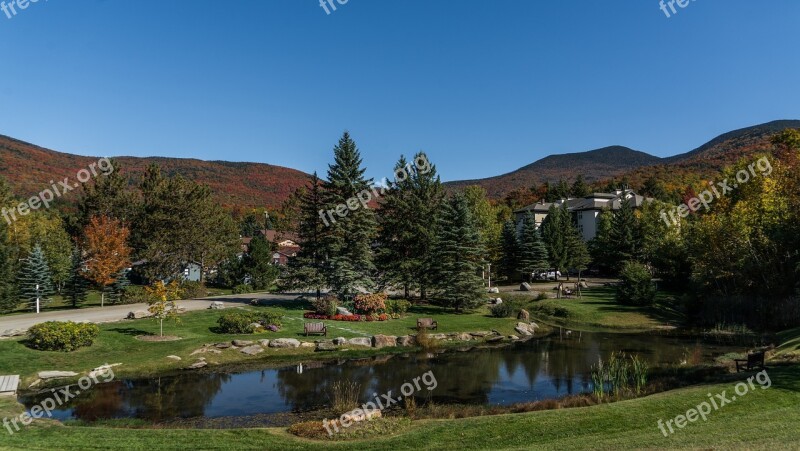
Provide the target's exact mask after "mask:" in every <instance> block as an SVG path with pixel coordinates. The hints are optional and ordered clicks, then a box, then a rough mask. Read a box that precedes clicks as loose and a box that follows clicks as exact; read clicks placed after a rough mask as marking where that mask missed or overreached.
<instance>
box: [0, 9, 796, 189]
mask: <svg viewBox="0 0 800 451" xmlns="http://www.w3.org/2000/svg"><path fill="white" fill-rule="evenodd" d="M4 1H5V2H6V3H8V1H9V0H4ZM334 1H335V0H334ZM799 22H800V2H798V1H797V0H770V1H756V0H697V1H693V2H691V3H690V4H689V6H688V7H687V8H685V9H679V11H678V14H677V15H674V16H673V17H671V18H667V17H666V16H665V15H664V13H663V12H662V11H661V10H659V2H658V0H617V1H611V0H609V1H599V0H591V1H589V0H580V1H579V0H552V1H545V0H524V1H523V0H516V1H512V0H491V1H490V0H482V1H477V0H459V1H444V0H349V3H347V4H346V5H343V6H338V10H337V11H335V12H332V14H330V15H326V14H325V11H324V10H323V9H322V8H321V7H320V6H319V2H318V0H261V1H256V0H246V1H219V0H216V1H206V0H192V1H188V0H184V1H177V0H164V1H122V0H49V1H45V0H40V1H39V2H38V3H35V4H30V5H29V7H28V8H27V9H25V10H24V11H19V10H18V14H17V15H16V16H14V17H13V18H12V19H8V18H7V17H6V15H5V14H3V13H2V12H0V43H2V44H1V45H0V69H1V71H2V78H1V79H2V82H1V83H0V117H2V123H1V125H0V133H2V134H6V135H10V136H13V137H15V138H19V139H23V140H26V141H30V142H33V143H35V144H39V145H42V146H45V147H49V148H53V149H56V150H60V151H64V152H70V153H78V154H84V155H111V156H113V155H135V156H150V155H159V156H173V157H194V158H200V159H207V160H217V159H219V160H233V161H257V162H264V163H271V164H278V165H282V166H288V167H293V168H297V169H300V170H303V171H306V172H311V171H313V170H318V171H320V172H324V171H325V169H326V168H327V164H328V163H329V162H330V160H331V149H332V147H333V145H334V144H335V143H336V140H337V139H338V138H339V136H340V135H341V133H342V131H343V130H345V129H348V130H350V131H351V133H352V134H353V136H354V137H355V138H356V141H357V142H358V144H359V147H360V148H361V150H362V153H363V156H364V159H365V163H366V164H367V165H368V167H369V174H370V175H371V176H373V177H376V178H380V177H383V176H388V175H390V174H391V168H392V166H393V164H394V162H395V161H396V160H397V158H398V156H399V155H400V154H401V153H405V154H407V155H409V154H412V153H414V152H415V151H418V150H420V149H424V150H425V151H427V152H428V153H429V154H430V156H431V159H432V161H433V162H434V163H435V164H437V166H438V167H439V170H440V173H441V174H442V175H443V178H444V179H445V180H454V179H464V178H478V177H487V176H492V175H497V174H500V173H504V172H508V171H511V170H514V169H516V168H518V167H520V166H523V165H525V164H528V163H531V162H533V161H534V160H537V159H539V158H541V157H544V156H546V155H548V154H552V153H564V152H576V151H583V150H589V149H593V148H598V147H603V146H606V145H611V144H622V145H627V146H629V147H633V148H636V149H639V150H644V151H647V152H650V153H653V154H655V155H659V156H668V155H672V154H675V153H679V152H685V151H688V150H691V149H692V148H694V147H696V146H699V145H700V144H702V143H703V142H705V141H706V140H708V139H711V138H713V137H714V136H716V135H717V134H719V133H722V132H727V131H730V130H732V129H735V128H740V127H745V126H749V125H755V124H757V123H762V122H767V121H770V120H774V119H798V118H800V89H798V82H800V58H798V44H799V43H800V41H799V40H798V30H797V27H798V23H799Z"/></svg>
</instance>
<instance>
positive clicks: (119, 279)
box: [108, 268, 131, 305]
mask: <svg viewBox="0 0 800 451" xmlns="http://www.w3.org/2000/svg"><path fill="white" fill-rule="evenodd" d="M130 285H131V280H130V278H128V269H127V268H123V269H122V270H120V271H119V272H118V273H117V274H116V275H115V276H114V283H112V284H111V285H110V286H109V287H108V301H109V302H110V303H111V304H112V305H113V304H121V303H122V296H123V295H124V294H125V290H126V289H127V288H128V287H129V286H130Z"/></svg>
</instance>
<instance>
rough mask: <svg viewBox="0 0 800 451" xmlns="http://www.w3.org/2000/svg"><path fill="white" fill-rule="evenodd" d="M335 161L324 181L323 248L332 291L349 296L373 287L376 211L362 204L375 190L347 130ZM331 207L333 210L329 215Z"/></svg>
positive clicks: (327, 276)
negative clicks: (326, 179) (324, 231)
mask: <svg viewBox="0 0 800 451" xmlns="http://www.w3.org/2000/svg"><path fill="white" fill-rule="evenodd" d="M333 153H334V163H333V164H332V165H330V166H329V167H328V181H327V182H325V184H324V187H325V191H324V193H325V202H324V203H325V206H326V208H325V210H326V213H325V214H326V222H327V223H328V225H329V226H330V231H329V233H326V236H325V241H324V245H323V246H324V248H325V251H326V253H327V254H328V260H327V264H326V265H325V268H324V273H325V276H326V277H325V278H326V280H327V284H328V286H329V287H330V288H331V290H332V291H333V292H334V293H336V294H338V295H339V296H347V295H350V294H353V293H355V292H356V291H357V290H359V289H363V290H370V289H372V288H373V286H374V282H373V279H372V277H373V274H374V273H375V265H374V263H373V255H372V243H373V241H374V239H375V236H376V232H377V224H376V221H375V213H374V212H373V211H372V210H371V209H370V208H368V207H363V206H362V205H361V204H359V202H358V200H359V198H360V197H362V198H364V197H365V196H366V195H367V193H371V192H372V179H367V178H365V177H364V173H365V172H366V169H365V168H363V167H362V161H361V154H360V152H359V151H358V148H357V147H356V143H355V142H354V141H353V140H352V138H351V137H350V134H349V133H348V132H345V133H344V135H342V138H341V139H340V140H339V143H338V144H337V145H336V147H335V148H334V149H333ZM328 210H333V213H332V214H331V215H327V211H328Z"/></svg>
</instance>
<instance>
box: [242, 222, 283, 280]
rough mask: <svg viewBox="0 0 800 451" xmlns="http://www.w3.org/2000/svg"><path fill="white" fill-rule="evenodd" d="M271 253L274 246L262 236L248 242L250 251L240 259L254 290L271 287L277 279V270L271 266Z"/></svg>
mask: <svg viewBox="0 0 800 451" xmlns="http://www.w3.org/2000/svg"><path fill="white" fill-rule="evenodd" d="M273 251H274V245H273V244H272V243H270V242H268V241H267V239H266V238H264V236H263V235H257V236H255V237H253V240H252V241H250V249H248V251H247V253H246V254H245V255H244V257H243V258H242V266H243V268H244V270H245V272H246V273H247V275H248V276H250V284H251V285H252V286H253V288H255V289H256V290H266V289H268V288H270V287H272V285H273V284H274V283H275V280H276V279H277V278H278V268H277V267H276V266H275V265H273V264H272V253H273Z"/></svg>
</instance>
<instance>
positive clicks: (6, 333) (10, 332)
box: [0, 329, 25, 337]
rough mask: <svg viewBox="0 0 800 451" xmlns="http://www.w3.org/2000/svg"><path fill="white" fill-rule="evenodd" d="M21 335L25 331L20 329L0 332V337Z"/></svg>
mask: <svg viewBox="0 0 800 451" xmlns="http://www.w3.org/2000/svg"><path fill="white" fill-rule="evenodd" d="M23 335H25V331H24V330H22V329H8V330H6V331H5V332H3V333H2V334H0V337H21V336H23Z"/></svg>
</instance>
